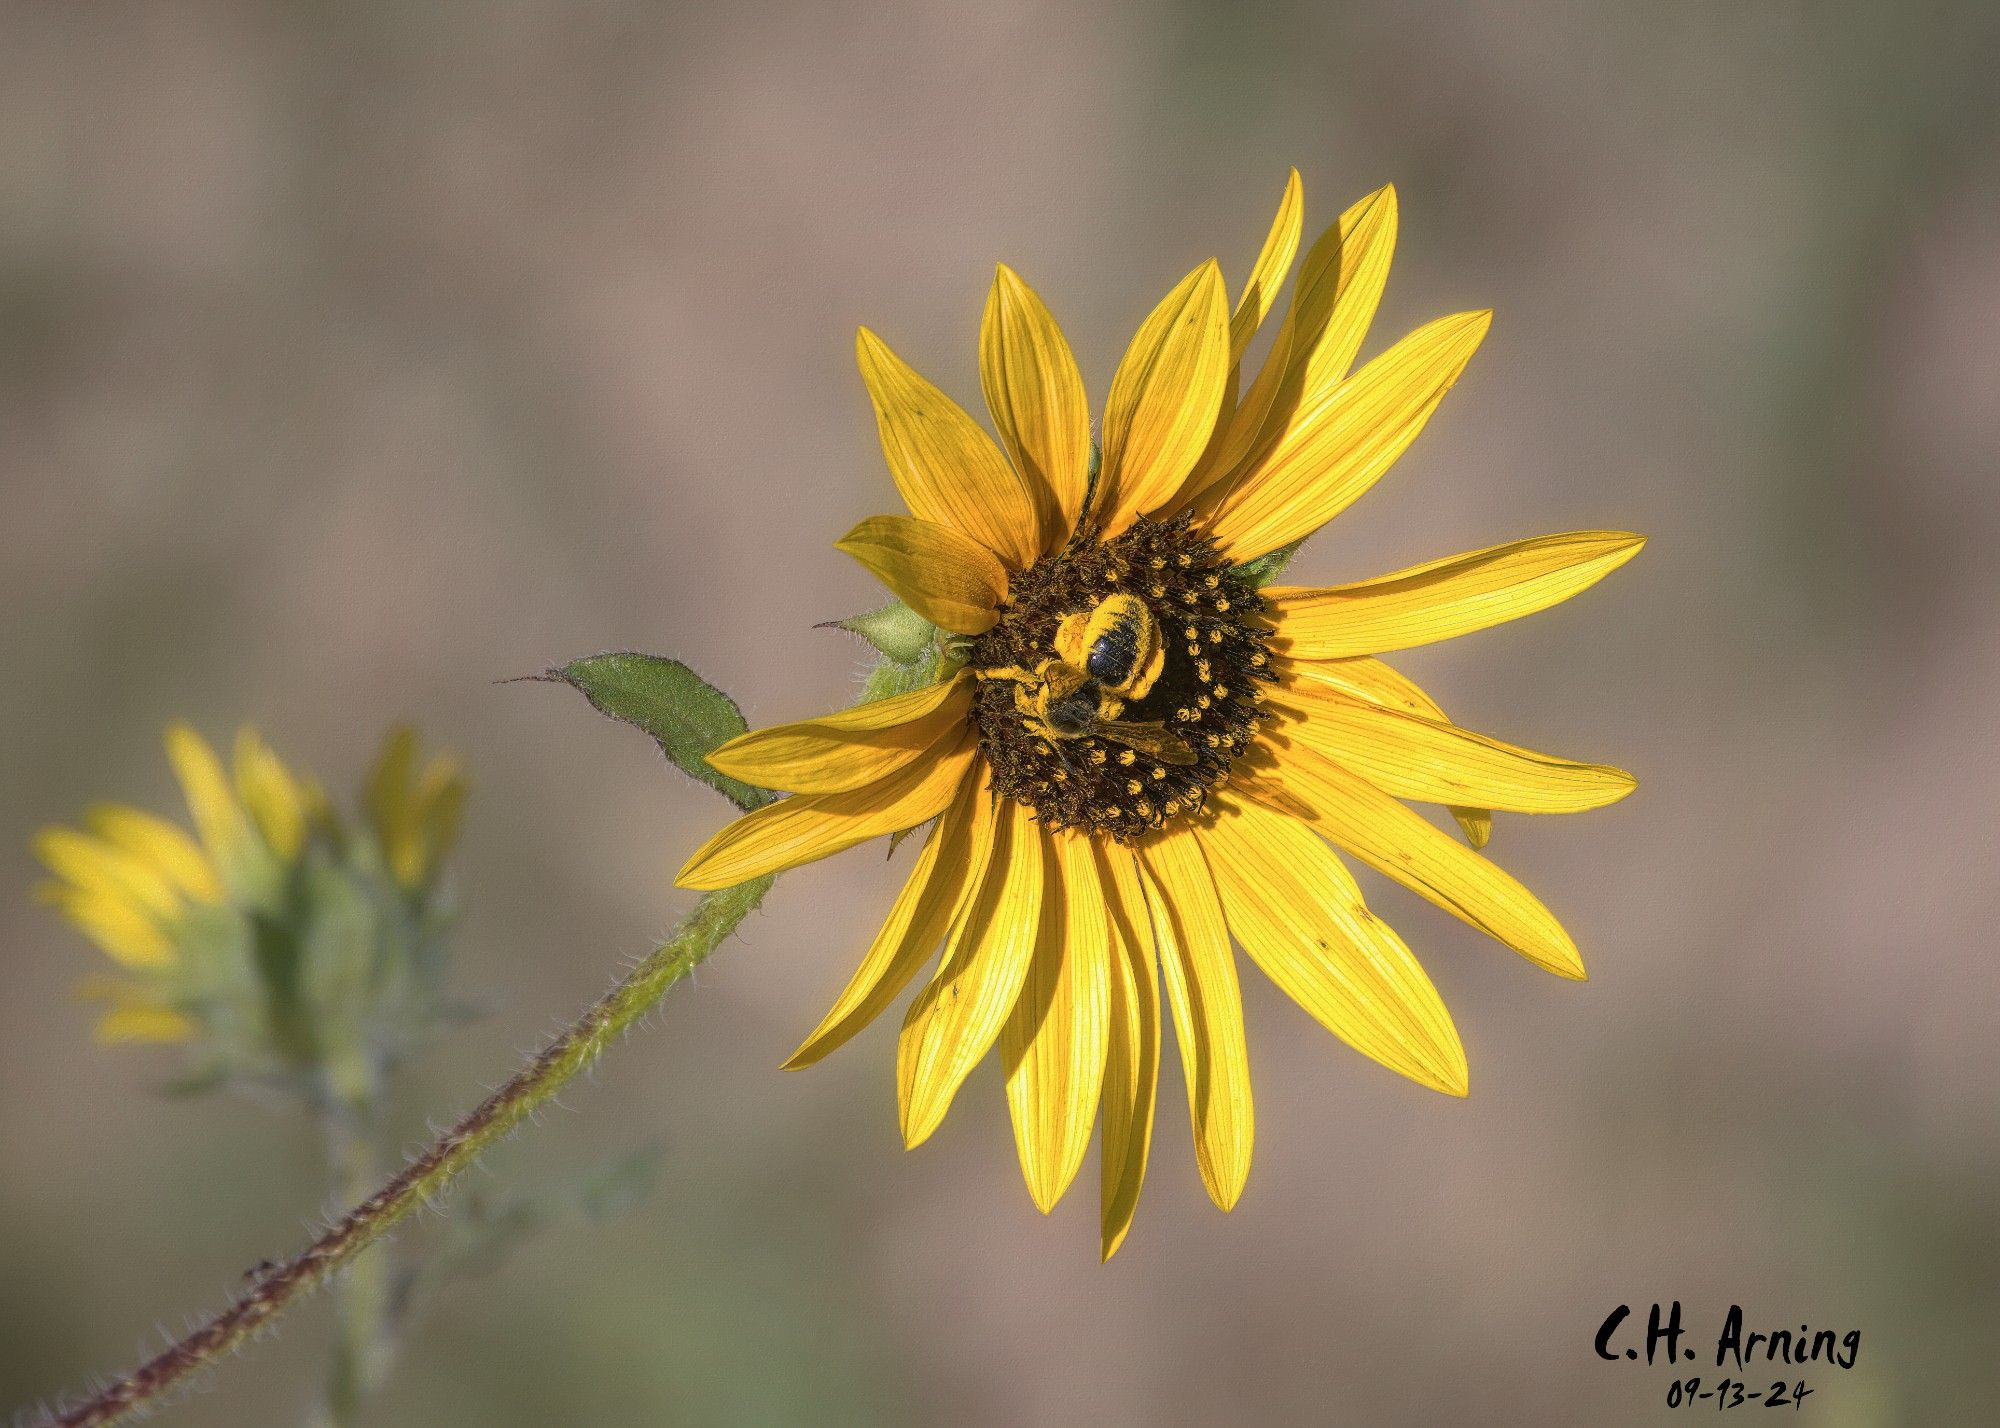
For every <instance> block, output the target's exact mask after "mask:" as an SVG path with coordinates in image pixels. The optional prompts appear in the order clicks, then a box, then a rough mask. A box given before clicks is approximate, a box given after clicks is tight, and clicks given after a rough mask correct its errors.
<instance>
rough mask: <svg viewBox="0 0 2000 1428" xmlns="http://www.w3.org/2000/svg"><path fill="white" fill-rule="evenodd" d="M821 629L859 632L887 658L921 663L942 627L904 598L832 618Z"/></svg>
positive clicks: (899, 661)
mask: <svg viewBox="0 0 2000 1428" xmlns="http://www.w3.org/2000/svg"><path fill="white" fill-rule="evenodd" d="M818 628H819V629H822V630H845V631H847V633H849V634H850V635H858V636H859V637H860V638H862V639H864V640H866V641H867V642H868V643H869V644H871V645H873V646H874V647H875V649H876V651H877V652H878V653H879V654H880V655H881V656H882V657H883V658H884V659H888V660H893V661H895V662H896V663H897V664H917V663H919V662H921V661H922V659H923V658H924V656H925V655H926V654H927V653H929V651H930V648H931V646H932V645H934V644H936V643H937V637H938V627H937V626H936V625H933V624H932V623H931V622H930V621H929V620H926V619H925V618H924V617H923V616H922V615H919V614H918V613H917V612H916V611H915V610H912V609H911V608H910V607H909V606H908V605H905V604H904V603H903V602H902V601H901V600H892V601H891V602H889V603H888V604H887V605H884V606H883V607H882V608H881V609H879V610H867V611H864V612H863V613H861V614H859V615H850V616H849V617H848V618H846V619H845V620H829V621H827V623H826V624H824V625H820V626H818Z"/></svg>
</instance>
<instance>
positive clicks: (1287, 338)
mask: <svg viewBox="0 0 2000 1428" xmlns="http://www.w3.org/2000/svg"><path fill="white" fill-rule="evenodd" d="M1296 332H1297V328H1296V325H1295V324H1294V323H1293V321H1292V317H1291V315H1290V314H1289V313H1288V314H1286V316H1285V320H1284V322H1282V323H1281V324H1279V326H1278V334H1277V336H1276V337H1274V338H1272V339H1271V350H1270V352H1269V353H1268V354H1266V356H1265V358H1264V367H1263V370H1262V371H1260V372H1258V374H1257V380H1256V381H1254V382H1252V383H1251V384H1250V390H1249V391H1247V392H1245V393H1244V394H1243V399H1242V400H1241V401H1240V402H1237V403H1236V404H1235V405H1234V406H1233V407H1231V408H1230V409H1229V411H1228V414H1227V415H1226V416H1225V417H1224V418H1223V419H1222V420H1219V421H1218V422H1217V423H1216V430H1215V434H1214V435H1213V436H1212V437H1211V438H1210V439H1209V444H1208V450H1206V451H1205V452H1203V453H1202V458H1201V460H1200V462H1198V463H1197V464H1196V466H1195V469H1194V471H1193V473H1192V474H1191V475H1189V477H1188V479H1187V482H1186V484H1184V485H1183V486H1182V487H1181V490H1180V494H1179V496H1178V497H1176V500H1175V504H1176V505H1193V506H1194V507H1195V508H1196V509H1198V510H1206V509H1208V507H1209V505H1210V504H1211V503H1212V502H1213V501H1214V500H1216V499H1217V498H1219V497H1220V495H1221V493H1222V492H1223V491H1225V490H1227V489H1228V487H1229V485H1230V484H1231V483H1232V482H1233V481H1234V479H1235V477H1236V475H1237V474H1238V470H1239V468H1240V467H1241V466H1242V464H1243V460H1244V458H1245V457H1246V456H1248V455H1249V454H1250V451H1251V449H1252V447H1254V446H1255V445H1256V443H1257V440H1258V438H1259V436H1260V435H1261V434H1262V433H1263V431H1264V428H1265V426H1266V424H1267V423H1268V422H1269V421H1270V419H1271V410H1272V408H1273V407H1274V406H1275V405H1276V403H1277V400H1278V397H1279V395H1280V394H1281V391H1282V389H1283V384H1284V377H1285V364H1286V361H1287V359H1288V358H1289V357H1290V355H1291V350H1292V343H1293V341H1294V338H1295V335H1296Z"/></svg>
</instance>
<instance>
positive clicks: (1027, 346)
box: [979, 263, 1090, 553]
mask: <svg viewBox="0 0 2000 1428" xmlns="http://www.w3.org/2000/svg"><path fill="white" fill-rule="evenodd" d="M979 385H980V386H981V388H983V389H984V390H985V393H986V409H987V410H988V411H990V412H991V413H992V414H993V425H994V426H996V427H998V428H999V430H1000V440H1001V442H1002V443H1004V444H1005V446H1006V448H1007V453H1008V454H1009V455H1010V456H1012V457H1013V458H1014V465H1015V467H1016V469H1018V470H1019V471H1020V473H1021V477H1022V479H1023V480H1024V481H1025V482H1026V483H1027V484H1028V486H1029V488H1030V490H1031V491H1032V492H1033V493H1034V494H1035V495H1036V496H1037V497H1039V498H1042V499H1040V500H1038V502H1037V504H1038V505H1040V506H1042V507H1043V509H1042V511H1041V517H1042V532H1041V536H1042V538H1041V549H1042V550H1053V549H1055V548H1056V547H1057V546H1059V545H1061V544H1062V542H1063V541H1064V540H1065V539H1066V538H1067V537H1068V535H1069V531H1070V528H1071V527H1072V526H1074V525H1075V524H1076V518H1077V516H1078V515H1079V514H1080V513H1081V512H1082V510H1083V493H1084V490H1085V488H1086V487H1087V485H1088V484H1089V477H1090V403H1089V400H1088V398H1086V397H1085V396H1084V391H1083V374H1082V373H1081V372H1079V371H1078V370H1077V365H1076V357H1075V356H1074V354H1072V353H1071V352H1070V349H1069V343H1068V342H1067V341H1065V340H1064V339H1063V334H1062V329H1061V328H1060V327H1058V326H1057V325H1056V320H1055V318H1054V316H1053V315H1051V314H1050V312H1049V310H1048V308H1047V306H1046V305H1044V304H1043V302H1042V300H1041V298H1040V296H1038V295H1037V294H1036V292H1035V290H1034V289H1033V288H1031V287H1029V286H1028V285H1027V284H1026V283H1024V282H1022V281H1021V279H1020V276H1019V275H1018V274H1017V273H1015V271H1014V270H1013V269H1012V268H1010V267H1008V266H1007V265H1006V264H1005V263H1002V264H1001V265H1000V268H999V271H998V272H997V273H996V274H995V275H994V278H993V291H992V292H991V294H989V295H988V297H987V299H986V316H985V318H984V320H983V321H981V323H980V325H979ZM1037 553H1039V552H1037Z"/></svg>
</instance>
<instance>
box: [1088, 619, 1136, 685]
mask: <svg viewBox="0 0 2000 1428" xmlns="http://www.w3.org/2000/svg"><path fill="white" fill-rule="evenodd" d="M1138 658H1139V632H1138V631H1137V630H1135V629H1133V628H1132V627H1131V626H1130V625H1114V626H1112V627H1111V628H1110V629H1108V630H1106V631H1105V632H1104V633H1103V634H1101V635H1099V636H1098V637H1097V643H1096V644H1094V645H1092V646H1091V647H1090V653H1089V654H1088V655H1086V656H1085V657H1084V667H1085V668H1086V669H1088V670H1089V671H1090V677H1091V678H1092V679H1096V680H1101V681H1102V682H1104V683H1105V684H1121V683H1123V682H1124V681H1125V680H1126V679H1128V678H1130V677H1131V674H1132V666H1133V664H1134V663H1135V662H1136V661H1137V660H1138Z"/></svg>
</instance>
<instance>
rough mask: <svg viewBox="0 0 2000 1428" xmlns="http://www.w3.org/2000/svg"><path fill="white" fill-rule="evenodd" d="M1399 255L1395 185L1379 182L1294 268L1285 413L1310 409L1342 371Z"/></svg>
mask: <svg viewBox="0 0 2000 1428" xmlns="http://www.w3.org/2000/svg"><path fill="white" fill-rule="evenodd" d="M1395 252H1396V190H1395V187H1394V186H1393V185H1384V186H1383V187H1381V188H1378V189H1376V190H1375V192H1373V193H1371V194H1369V195H1368V196H1367V197H1366V198H1363V199H1361V200H1360V201H1359V202H1358V203H1356V204H1354V205H1353V206H1352V207H1350V208H1349V209H1348V210H1347V211H1346V212H1345V213H1343V214H1341V215H1340V217H1339V218H1338V219H1336V220H1334V223H1333V226H1332V227H1331V228H1328V229H1327V230H1326V232H1325V233H1322V234H1321V235H1320V237H1319V240H1318V241H1317V242H1315V243H1314V244H1313V245H1312V248H1311V250H1310V251H1309V252H1307V254H1306V257H1305V261H1304V262H1303V263H1301V264H1300V265H1299V282H1298V292H1297V295H1296V297H1295V298H1294V300H1293V307H1294V309H1295V311H1296V312H1297V313H1298V322H1299V330H1300V331H1301V332H1302V333H1305V334H1306V337H1305V339H1304V340H1302V341H1301V342H1300V343H1299V344H1298V347H1297V351H1296V352H1295V353H1294V354H1293V357H1292V361H1291V377H1290V381H1289V383H1288V385H1289V386H1291V387H1292V389H1293V391H1294V393H1295V395H1294V396H1293V397H1291V398H1290V401H1289V404H1288V406H1287V411H1288V413H1289V412H1303V411H1309V410H1311V409H1312V408H1313V407H1315V406H1317V405H1318V404H1319V402H1320V401H1321V400H1322V399H1323V398H1324V397H1325V396H1326V394H1328V393H1330V392H1331V391H1332V390H1333V389H1334V388H1335V387H1336V386H1337V385H1339V383H1340V382H1341V380H1342V379H1343V378H1344V377H1346V376H1347V371H1348V368H1350V367H1352V366H1353V365H1354V354H1355V353H1357V352H1359V351H1360V350H1361V343H1362V341H1363V339H1365V338H1366V337H1367V335H1368V328H1369V325H1370V324H1371V323H1373V322H1374V320H1375V307H1376V304H1378V303H1379V302H1381V300H1382V289H1383V287H1384V286H1386V285H1387V283H1388V281H1389V262H1390V259H1391V258H1393V257H1394V256H1395Z"/></svg>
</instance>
